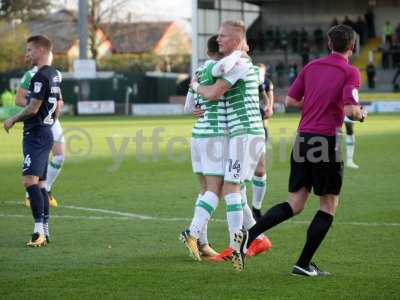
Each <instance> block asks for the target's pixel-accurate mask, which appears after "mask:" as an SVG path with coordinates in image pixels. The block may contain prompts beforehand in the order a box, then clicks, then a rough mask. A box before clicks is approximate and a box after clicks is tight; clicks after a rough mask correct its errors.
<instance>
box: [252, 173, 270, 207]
mask: <svg viewBox="0 0 400 300" xmlns="http://www.w3.org/2000/svg"><path fill="white" fill-rule="evenodd" d="M252 182H253V201H252V205H253V207H254V208H257V209H261V206H262V202H263V200H264V197H265V193H266V192H267V175H266V174H264V176H263V177H258V176H253V181H252Z"/></svg>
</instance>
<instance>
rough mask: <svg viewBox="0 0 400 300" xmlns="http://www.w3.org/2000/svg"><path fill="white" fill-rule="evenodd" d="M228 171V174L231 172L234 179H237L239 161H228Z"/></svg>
mask: <svg viewBox="0 0 400 300" xmlns="http://www.w3.org/2000/svg"><path fill="white" fill-rule="evenodd" d="M228 170H229V173H231V172H233V173H235V174H233V177H234V178H239V176H240V175H239V174H240V162H239V160H235V162H233V160H232V159H228Z"/></svg>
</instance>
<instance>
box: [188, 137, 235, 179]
mask: <svg viewBox="0 0 400 300" xmlns="http://www.w3.org/2000/svg"><path fill="white" fill-rule="evenodd" d="M227 147H228V138H227V137H223V136H221V137H212V138H192V141H191V156H192V167H193V172H194V173H196V174H202V175H204V176H224V173H225V161H226V154H227V152H228V148H227Z"/></svg>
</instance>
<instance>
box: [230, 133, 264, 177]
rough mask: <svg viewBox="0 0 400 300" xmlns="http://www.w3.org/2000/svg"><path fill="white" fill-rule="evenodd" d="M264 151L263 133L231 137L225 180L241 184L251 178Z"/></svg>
mask: <svg viewBox="0 0 400 300" xmlns="http://www.w3.org/2000/svg"><path fill="white" fill-rule="evenodd" d="M264 152H265V137H264V136H263V135H251V134H245V135H240V136H235V137H233V138H231V139H229V151H228V159H227V161H226V165H225V176H224V181H225V182H230V183H236V184H240V183H241V182H243V181H245V180H249V179H251V178H252V177H253V175H254V172H255V170H256V167H257V164H258V162H259V160H260V158H261V155H262V154H263V153H264Z"/></svg>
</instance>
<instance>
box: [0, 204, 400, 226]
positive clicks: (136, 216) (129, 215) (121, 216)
mask: <svg viewBox="0 0 400 300" xmlns="http://www.w3.org/2000/svg"><path fill="white" fill-rule="evenodd" d="M3 203H7V204H17V205H21V203H19V202H3ZM59 207H60V208H67V209H74V210H81V211H89V212H99V213H103V214H109V215H116V216H119V217H114V218H111V217H100V216H62V215H52V217H56V218H71V219H73V218H76V219H78V218H79V219H93V220H96V219H116V220H129V219H130V220H133V219H139V220H153V221H164V222H182V221H185V222H190V221H191V219H190V218H161V217H152V216H147V215H141V214H134V213H128V212H121V211H115V210H109V209H101V208H91V207H81V206H74V205H60V206H59ZM0 217H16V218H17V217H23V216H22V215H7V214H0ZM29 217H30V216H29ZM211 221H213V222H218V223H226V220H223V219H215V218H213V219H211ZM309 223H310V221H302V220H298V221H296V220H292V221H289V222H287V224H309ZM333 224H334V225H351V226H366V227H381V226H385V227H400V223H385V222H382V223H377V222H373V223H371V222H334V223H333Z"/></svg>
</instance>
